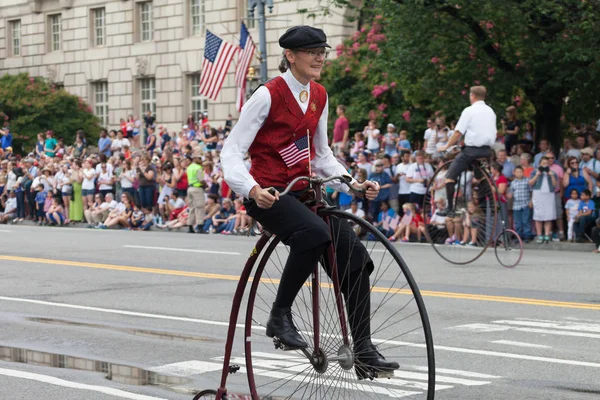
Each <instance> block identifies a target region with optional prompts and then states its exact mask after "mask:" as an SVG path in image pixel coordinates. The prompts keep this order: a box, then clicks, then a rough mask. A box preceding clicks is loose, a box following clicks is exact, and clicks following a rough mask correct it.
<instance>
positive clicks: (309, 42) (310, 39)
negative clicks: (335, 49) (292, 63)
mask: <svg viewBox="0 0 600 400" xmlns="http://www.w3.org/2000/svg"><path fill="white" fill-rule="evenodd" d="M279 45H280V46H281V47H283V48H284V49H314V48H317V47H331V46H330V45H328V44H327V35H325V32H323V30H322V29H319V28H313V27H312V26H307V25H300V26H294V27H292V28H290V29H288V30H287V31H286V32H285V33H284V34H283V35H281V37H280V38H279Z"/></svg>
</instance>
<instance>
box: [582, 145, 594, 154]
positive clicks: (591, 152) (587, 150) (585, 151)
mask: <svg viewBox="0 0 600 400" xmlns="http://www.w3.org/2000/svg"><path fill="white" fill-rule="evenodd" d="M581 154H587V155H589V156H593V155H594V150H592V148H591V147H586V148H585V149H581Z"/></svg>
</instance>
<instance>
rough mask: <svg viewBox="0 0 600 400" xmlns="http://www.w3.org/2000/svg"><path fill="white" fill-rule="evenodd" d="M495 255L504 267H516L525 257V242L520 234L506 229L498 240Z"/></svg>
mask: <svg viewBox="0 0 600 400" xmlns="http://www.w3.org/2000/svg"><path fill="white" fill-rule="evenodd" d="M494 253H496V258H497V259H498V262H499V263H500V264H502V266H504V267H506V268H514V267H516V266H517V265H518V264H519V262H520V261H521V258H522V257H523V241H522V240H521V237H520V236H519V234H518V233H517V232H515V231H513V230H512V229H505V230H503V231H502V232H500V234H499V235H498V237H497V238H496V242H495V243H494Z"/></svg>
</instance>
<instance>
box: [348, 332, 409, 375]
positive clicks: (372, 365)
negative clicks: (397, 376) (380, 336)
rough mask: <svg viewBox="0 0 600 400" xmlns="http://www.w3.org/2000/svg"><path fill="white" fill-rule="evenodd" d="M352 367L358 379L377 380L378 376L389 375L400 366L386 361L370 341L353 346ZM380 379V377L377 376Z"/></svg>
mask: <svg viewBox="0 0 600 400" xmlns="http://www.w3.org/2000/svg"><path fill="white" fill-rule="evenodd" d="M354 363H355V364H354V366H355V368H356V374H357V375H358V378H359V379H365V378H377V377H378V375H384V374H386V375H389V374H390V373H393V371H394V370H395V369H398V368H400V365H399V364H398V363H397V362H395V361H387V360H386V359H385V357H384V356H383V355H382V354H381V353H380V352H379V351H378V350H377V347H375V345H374V344H373V343H371V341H370V340H365V341H363V342H362V343H359V344H357V345H355V346H354ZM379 377H382V376H379Z"/></svg>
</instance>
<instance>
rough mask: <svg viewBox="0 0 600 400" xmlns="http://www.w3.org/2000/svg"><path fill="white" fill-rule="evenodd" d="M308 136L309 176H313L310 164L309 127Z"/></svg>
mask: <svg viewBox="0 0 600 400" xmlns="http://www.w3.org/2000/svg"><path fill="white" fill-rule="evenodd" d="M306 137H307V138H308V146H307V148H308V176H309V177H312V169H311V166H310V131H309V130H308V129H307V130H306Z"/></svg>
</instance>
